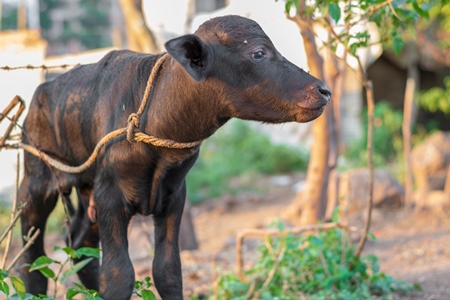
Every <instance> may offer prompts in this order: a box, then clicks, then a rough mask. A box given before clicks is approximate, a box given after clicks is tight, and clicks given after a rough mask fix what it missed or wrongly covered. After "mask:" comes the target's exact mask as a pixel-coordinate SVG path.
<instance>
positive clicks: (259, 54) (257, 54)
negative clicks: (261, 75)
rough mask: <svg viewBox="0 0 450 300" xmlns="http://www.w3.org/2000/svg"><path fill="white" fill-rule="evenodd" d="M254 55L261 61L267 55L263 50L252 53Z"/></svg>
mask: <svg viewBox="0 0 450 300" xmlns="http://www.w3.org/2000/svg"><path fill="white" fill-rule="evenodd" d="M252 57H253V58H254V59H255V60H257V61H260V60H263V59H264V58H265V57H266V54H265V53H264V52H263V51H256V52H255V53H253V54H252Z"/></svg>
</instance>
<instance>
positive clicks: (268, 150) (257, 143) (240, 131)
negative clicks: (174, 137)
mask: <svg viewBox="0 0 450 300" xmlns="http://www.w3.org/2000/svg"><path fill="white" fill-rule="evenodd" d="M307 165H308V154H307V152H306V151H302V150H300V149H294V148H292V147H289V146H286V145H274V144H272V143H271V142H270V139H269V137H268V136H266V135H264V134H261V133H259V132H256V131H255V130H254V129H252V128H251V127H250V125H249V124H248V123H247V122H245V121H242V120H232V121H230V124H227V125H226V127H225V128H222V129H221V130H220V131H219V132H217V133H216V134H215V135H214V136H213V137H211V138H210V139H208V140H207V141H205V142H204V143H203V145H202V148H201V150H200V158H199V160H198V161H197V164H196V165H195V166H194V167H193V168H192V170H191V172H190V173H189V175H188V176H187V188H188V197H189V199H190V200H191V201H193V202H198V201H201V200H204V199H207V198H210V197H217V196H219V195H221V194H223V193H224V192H225V191H226V190H227V189H230V188H229V187H228V181H229V180H230V179H231V178H232V177H235V176H238V175H245V174H255V173H263V174H274V173H285V172H290V171H299V170H305V169H306V167H307ZM231 192H233V191H231Z"/></svg>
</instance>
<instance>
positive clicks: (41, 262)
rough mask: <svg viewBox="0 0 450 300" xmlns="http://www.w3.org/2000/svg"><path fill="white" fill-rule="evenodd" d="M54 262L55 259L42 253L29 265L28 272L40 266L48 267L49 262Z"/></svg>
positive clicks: (40, 267)
mask: <svg viewBox="0 0 450 300" xmlns="http://www.w3.org/2000/svg"><path fill="white" fill-rule="evenodd" d="M54 262H56V261H55V260H53V259H51V258H48V257H47V256H45V255H43V256H40V257H38V258H37V259H36V260H35V261H34V262H33V263H32V264H31V266H30V270H29V272H32V271H36V270H39V269H42V268H46V267H48V265H50V264H51V263H54Z"/></svg>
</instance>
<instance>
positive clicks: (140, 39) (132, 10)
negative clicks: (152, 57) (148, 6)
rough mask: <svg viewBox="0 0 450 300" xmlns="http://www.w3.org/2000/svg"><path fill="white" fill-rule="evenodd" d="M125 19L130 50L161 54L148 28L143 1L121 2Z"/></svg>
mask: <svg viewBox="0 0 450 300" xmlns="http://www.w3.org/2000/svg"><path fill="white" fill-rule="evenodd" d="M119 2H120V5H121V7H122V12H123V15H124V19H125V26H126V31H127V41H128V48H129V49H131V50H133V51H138V52H142V53H157V52H159V49H158V46H157V45H156V39H155V36H154V34H153V33H152V31H151V30H150V29H149V28H148V26H147V24H146V22H145V18H144V13H143V12H142V2H141V0H119Z"/></svg>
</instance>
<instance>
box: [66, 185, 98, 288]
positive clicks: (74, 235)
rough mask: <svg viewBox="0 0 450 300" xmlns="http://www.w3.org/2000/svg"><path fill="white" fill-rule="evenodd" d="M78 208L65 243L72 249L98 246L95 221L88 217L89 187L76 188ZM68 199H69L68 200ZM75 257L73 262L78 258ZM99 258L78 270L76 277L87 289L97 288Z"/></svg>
mask: <svg viewBox="0 0 450 300" xmlns="http://www.w3.org/2000/svg"><path fill="white" fill-rule="evenodd" d="M76 193H77V198H78V208H77V211H76V213H75V214H74V216H73V218H72V220H71V222H70V233H69V234H70V239H69V238H67V240H66V243H67V245H68V246H71V247H72V248H73V249H75V250H76V249H79V248H82V247H91V248H98V247H99V239H100V237H99V233H98V225H97V223H93V222H91V220H90V219H89V216H88V213H87V210H88V207H89V199H90V197H91V194H92V189H91V188H81V189H79V188H77V189H76ZM68 201H70V199H69V200H68ZM83 259H86V257H81V259H75V260H74V261H75V263H77V262H78V261H80V260H83ZM99 269H100V263H99V259H97V258H94V259H93V260H92V261H91V262H90V263H88V264H87V265H86V266H85V267H84V268H83V269H81V270H80V271H79V272H78V277H79V278H80V281H81V283H82V284H83V285H84V286H85V287H86V288H88V289H94V290H98V289H99Z"/></svg>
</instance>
